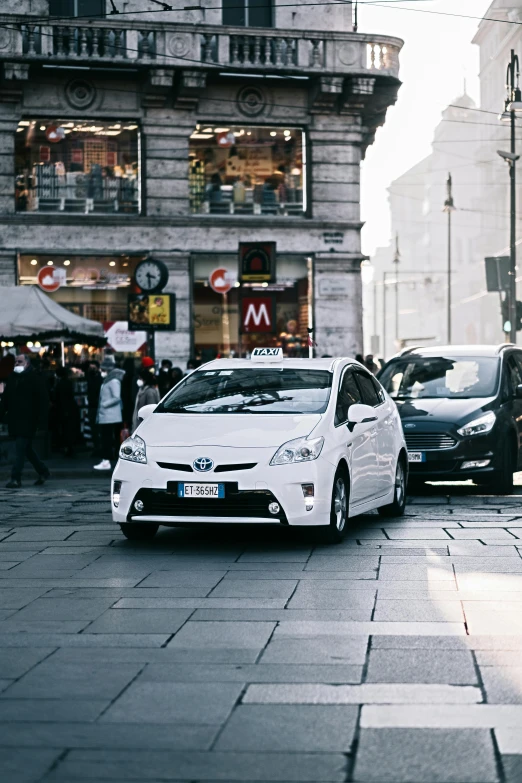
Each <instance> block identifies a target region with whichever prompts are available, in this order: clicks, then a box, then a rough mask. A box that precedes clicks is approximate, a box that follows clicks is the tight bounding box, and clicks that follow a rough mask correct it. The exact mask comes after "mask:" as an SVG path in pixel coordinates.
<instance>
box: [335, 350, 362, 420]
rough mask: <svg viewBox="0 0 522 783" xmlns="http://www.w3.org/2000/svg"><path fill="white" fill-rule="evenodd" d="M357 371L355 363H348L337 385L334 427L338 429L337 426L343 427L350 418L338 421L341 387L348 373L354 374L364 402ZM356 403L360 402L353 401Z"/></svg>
mask: <svg viewBox="0 0 522 783" xmlns="http://www.w3.org/2000/svg"><path fill="white" fill-rule="evenodd" d="M355 372H356V371H355V367H354V365H353V364H348V365H347V366H346V367H345V368H344V369H343V371H342V374H341V377H340V378H339V384H338V387H337V396H336V399H335V409H334V427H335V428H336V429H337V427H342V426H344V425H345V424H347V423H348V419H343V420H342V421H340V422H337V406H338V404H339V397H340V394H341V388H342V385H343V383H344V379H345V378H346V376H347V374H348V373H351V374H352V377H353V378H354V381H355V385H356V387H357V390H358V392H359V396H360V398H361V402H362V395H361V389H360V387H359V384H358V383H357V380H356V378H355ZM356 404H360V403H352V405H356ZM350 407H351V406H350ZM348 410H349V408H348Z"/></svg>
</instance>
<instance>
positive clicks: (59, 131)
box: [45, 125, 65, 142]
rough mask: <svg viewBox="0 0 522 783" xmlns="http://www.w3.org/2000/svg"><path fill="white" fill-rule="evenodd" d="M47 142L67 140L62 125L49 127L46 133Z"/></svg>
mask: <svg viewBox="0 0 522 783" xmlns="http://www.w3.org/2000/svg"><path fill="white" fill-rule="evenodd" d="M45 136H46V138H47V141H53V142H56V141H63V139H65V130H64V129H63V128H62V127H61V126H60V125H49V127H48V128H47V130H46V131H45Z"/></svg>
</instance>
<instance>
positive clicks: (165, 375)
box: [158, 359, 172, 398]
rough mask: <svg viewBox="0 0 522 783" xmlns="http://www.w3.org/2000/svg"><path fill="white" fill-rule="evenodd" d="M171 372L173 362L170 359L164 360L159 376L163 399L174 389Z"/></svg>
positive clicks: (160, 391)
mask: <svg viewBox="0 0 522 783" xmlns="http://www.w3.org/2000/svg"><path fill="white" fill-rule="evenodd" d="M171 372H172V362H171V361H170V359H163V360H162V362H161V367H160V371H159V375H158V387H159V394H160V397H161V398H163V397H164V396H165V395H166V394H167V392H169V391H170V390H171V389H172V381H171Z"/></svg>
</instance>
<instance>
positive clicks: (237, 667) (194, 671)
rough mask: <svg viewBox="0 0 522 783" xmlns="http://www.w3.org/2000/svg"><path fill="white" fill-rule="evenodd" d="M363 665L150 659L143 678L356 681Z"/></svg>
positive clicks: (163, 680)
mask: <svg viewBox="0 0 522 783" xmlns="http://www.w3.org/2000/svg"><path fill="white" fill-rule="evenodd" d="M362 672H363V667H362V665H355V664H341V663H336V664H334V665H331V666H330V665H327V664H322V665H321V666H316V665H314V664H298V663H294V662H292V663H286V664H271V663H265V662H264V660H263V659H262V660H261V662H260V663H259V664H256V665H249V664H230V663H215V664H212V663H208V664H201V663H200V664H183V663H149V665H148V666H147V667H146V669H144V671H143V672H142V674H140V682H243V683H245V682H329V683H355V684H359V683H360V682H361V679H362Z"/></svg>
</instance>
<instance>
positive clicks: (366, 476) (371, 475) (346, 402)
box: [334, 367, 379, 506]
mask: <svg viewBox="0 0 522 783" xmlns="http://www.w3.org/2000/svg"><path fill="white" fill-rule="evenodd" d="M360 402H363V399H362V395H361V390H360V388H359V385H358V384H357V382H356V380H355V373H354V370H353V368H352V367H347V368H346V369H345V370H344V372H343V374H342V376H341V380H340V382H339V392H338V396H337V405H336V411H335V423H334V427H335V435H334V436H335V439H336V441H337V443H338V446H339V450H340V452H341V454H342V455H343V456H344V457H345V458H346V460H347V462H348V465H349V467H350V478H351V486H350V504H351V505H352V506H357V505H360V504H361V503H365V502H366V501H368V500H371V499H372V498H373V497H375V495H376V494H377V487H378V473H379V466H378V456H377V430H376V428H375V422H369V423H366V424H357V425H355V427H352V425H348V410H349V409H350V406H351V405H353V404H354V403H360Z"/></svg>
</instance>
